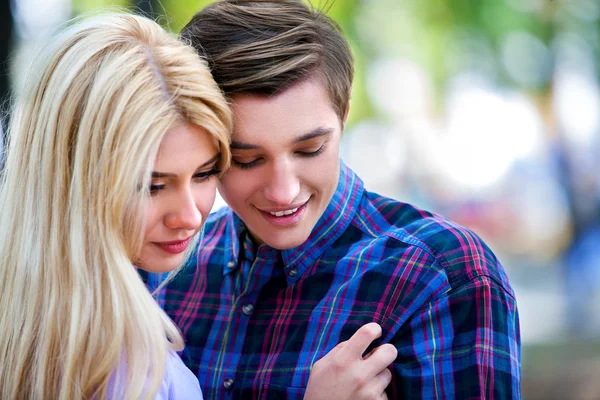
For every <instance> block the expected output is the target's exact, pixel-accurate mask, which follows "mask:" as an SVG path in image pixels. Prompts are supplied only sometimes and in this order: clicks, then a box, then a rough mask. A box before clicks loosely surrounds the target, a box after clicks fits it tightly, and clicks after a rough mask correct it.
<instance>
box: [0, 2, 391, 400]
mask: <svg viewBox="0 0 600 400" xmlns="http://www.w3.org/2000/svg"><path fill="white" fill-rule="evenodd" d="M38 61H39V62H38V63H37V67H36V68H34V69H33V70H32V72H31V73H30V75H29V76H28V83H27V85H26V87H25V89H24V90H23V92H22V93H21V94H20V96H19V98H18V99H17V103H16V106H15V108H14V110H13V116H12V123H11V127H10V129H9V137H10V143H9V146H8V155H7V159H6V164H5V169H4V171H3V175H2V181H1V187H0V266H1V267H0V327H1V329H0V398H1V399H63V400H73V399H84V398H85V399H105V398H111V399H139V398H144V399H154V398H163V399H166V398H169V399H200V398H201V396H202V395H201V392H200V389H199V387H198V382H197V380H196V378H195V377H194V376H193V374H192V373H191V372H190V371H189V370H187V369H186V368H185V366H184V365H183V363H182V362H181V360H180V359H179V357H178V356H177V354H176V353H175V351H178V350H181V349H182V348H183V340H182V338H181V335H180V333H179V331H178V330H177V328H176V326H175V325H174V324H173V323H172V321H171V320H169V318H168V317H167V316H166V314H165V313H164V312H163V311H162V310H161V309H160V307H159V306H158V305H157V303H156V302H155V300H154V299H153V297H152V295H151V294H150V293H149V292H148V290H147V289H146V287H145V285H144V284H143V283H142V281H141V279H140V277H139V276H138V274H137V272H136V269H135V267H134V266H136V267H139V268H142V269H145V270H148V271H151V272H167V271H176V269H177V267H178V266H179V265H180V264H181V263H182V262H183V260H184V259H185V257H186V252H187V251H188V249H191V248H194V246H192V245H190V244H191V243H193V242H194V239H195V237H196V236H197V233H198V232H199V230H200V229H201V226H202V224H203V222H204V220H205V218H206V216H207V215H208V213H209V212H210V209H211V207H212V204H213V201H214V197H215V192H216V183H217V182H216V181H217V175H218V174H219V173H220V172H221V171H223V170H224V169H225V168H227V166H228V164H229V159H230V153H229V148H228V143H229V133H230V129H231V116H230V111H229V108H228V105H227V102H226V100H225V99H224V97H223V95H222V94H221V92H220V91H219V89H218V87H217V85H216V84H215V82H214V81H213V79H212V77H211V75H210V72H209V70H208V67H207V65H206V64H205V62H203V61H202V60H201V59H200V58H199V57H198V56H197V54H196V53H195V52H194V50H193V49H192V48H190V47H188V46H187V45H185V44H183V43H181V42H179V41H178V40H177V39H176V38H175V37H174V36H172V35H170V34H167V33H166V32H165V31H164V30H162V29H161V28H160V27H159V26H158V25H157V24H156V23H154V22H152V21H150V20H147V19H145V18H142V17H136V16H132V15H124V14H110V15H104V16H98V17H95V18H91V19H85V20H82V21H80V22H78V23H76V24H74V25H72V26H71V27H69V28H67V29H65V30H63V31H62V33H61V34H60V35H58V36H56V37H54V38H53V40H52V45H51V46H48V47H47V48H46V49H45V50H44V51H43V54H41V55H40V58H39V60H38ZM200 251H201V250H200ZM379 332H380V331H379ZM376 335H377V329H373V327H370V329H367V330H365V331H363V332H362V334H361V335H358V336H357V339H356V340H355V341H354V342H353V343H349V342H347V343H345V344H341V345H340V347H339V348H336V349H335V351H332V355H331V357H330V356H329V355H328V356H326V357H325V358H323V360H321V361H319V362H318V363H317V364H315V371H316V372H318V373H315V374H314V377H313V376H312V375H311V382H310V383H309V387H310V388H311V389H310V391H307V393H313V395H310V396H308V395H307V398H310V399H311V400H313V399H318V398H327V397H328V396H329V394H327V393H330V392H328V391H327V390H325V389H327V388H328V389H329V390H333V391H334V393H338V394H339V393H340V392H339V390H340V388H343V389H344V390H347V391H348V389H349V388H350V389H352V388H354V387H355V386H353V384H354V383H352V382H350V381H356V380H357V379H355V378H356V375H357V372H358V371H361V373H364V371H365V369H364V368H365V366H366V365H367V364H366V363H368V365H369V366H370V367H371V368H372V370H373V371H372V372H373V374H372V376H373V377H374V379H373V380H372V381H373V383H372V387H375V388H378V387H382V388H385V386H387V382H385V381H383V382H382V380H381V376H382V375H381V374H379V372H380V371H381V369H385V366H386V365H387V364H389V362H391V360H389V361H388V360H387V359H385V358H382V357H375V356H374V355H375V354H376V353H373V354H372V355H370V356H369V357H368V359H367V360H365V361H364V363H363V364H359V363H358V360H361V361H362V353H363V352H364V350H365V349H366V348H367V346H368V344H369V343H370V342H371V340H373V338H374V337H375V336H376ZM351 340H352V339H351ZM328 357H329V358H328ZM377 360H378V361H377ZM375 361H377V362H375ZM329 365H333V366H334V367H335V366H337V368H329V367H328V366H329ZM348 366H354V368H348ZM365 376H367V375H365ZM365 376H363V377H362V378H360V377H359V378H360V379H358V381H360V382H359V383H360V385H359V386H360V388H361V391H358V390H354V389H352V390H350V391H349V394H348V395H347V396H342V397H343V398H370V395H369V393H371V392H373V390H371V391H369V390H366V389H369V388H370V386H368V385H367V384H370V382H371V380H370V379H369V377H370V376H371V375H368V376H367V378H365ZM376 376H377V377H378V378H377V379H375V377H376ZM349 382H350V383H349ZM388 382H389V380H388ZM356 387H358V386H356ZM372 387H371V388H372ZM382 390H383V389H380V390H379V389H377V390H375V392H377V391H379V393H378V395H381V391H382ZM323 396H325V397H323Z"/></svg>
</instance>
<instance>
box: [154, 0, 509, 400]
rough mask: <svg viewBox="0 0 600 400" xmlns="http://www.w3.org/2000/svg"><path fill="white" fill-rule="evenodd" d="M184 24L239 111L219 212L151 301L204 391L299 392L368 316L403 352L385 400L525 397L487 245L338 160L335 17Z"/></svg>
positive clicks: (296, 9)
mask: <svg viewBox="0 0 600 400" xmlns="http://www.w3.org/2000/svg"><path fill="white" fill-rule="evenodd" d="M182 36H183V38H184V39H186V40H187V41H189V42H190V43H191V44H192V45H193V46H194V47H195V48H196V49H197V50H198V52H199V53H200V54H201V55H203V56H204V57H206V58H207V60H208V62H209V64H210V66H211V68H212V72H213V74H214V77H215V79H216V81H217V82H218V83H219V85H220V86H221V88H222V89H223V91H224V92H225V93H226V94H227V95H228V96H229V98H230V100H231V104H232V108H233V112H234V119H235V128H234V132H233V140H232V144H231V148H232V155H233V165H232V167H231V169H230V170H229V171H228V172H227V173H226V174H225V175H224V176H223V177H222V179H221V182H220V187H219V190H220V192H221V194H222V196H223V198H224V199H225V200H226V201H227V203H228V204H229V206H230V207H228V208H224V209H222V210H220V211H219V212H217V213H215V214H213V215H212V216H211V217H210V218H209V220H208V221H207V223H206V227H205V233H204V238H203V240H202V242H201V244H200V247H199V249H200V251H199V252H198V255H197V257H196V258H195V259H194V260H193V264H194V266H195V267H196V268H195V269H192V272H189V270H188V269H186V271H184V272H182V273H180V274H179V275H178V276H177V277H176V278H175V280H173V281H172V282H171V283H170V284H169V285H168V286H167V288H166V290H165V291H164V293H163V294H162V295H163V297H162V299H161V301H164V307H165V310H166V311H167V313H168V314H169V315H170V316H171V317H172V318H173V319H174V320H175V322H176V323H177V324H178V326H179V327H180V328H181V330H182V332H183V334H184V336H185V338H186V344H187V346H186V351H185V353H184V355H183V359H184V361H185V362H186V364H187V365H188V367H190V368H191V369H192V371H193V372H194V373H196V374H197V375H198V378H199V380H200V385H201V387H202V388H203V391H204V395H205V397H206V398H210V399H213V398H241V399H251V398H257V399H258V398H261V399H267V398H272V399H280V398H302V396H303V395H304V388H305V387H306V385H307V382H308V379H309V375H310V373H311V367H313V364H314V363H315V361H316V360H318V359H320V358H321V357H323V355H325V354H326V353H327V352H329V351H330V350H331V349H332V348H334V347H335V346H336V344H337V343H339V342H341V341H344V340H347V339H348V338H349V337H350V336H351V335H352V333H354V332H355V331H356V330H357V329H358V328H359V327H360V326H362V325H364V324H365V323H368V322H377V323H379V324H380V325H381V327H382V328H383V334H382V336H381V339H380V341H377V342H376V343H375V344H378V343H391V344H393V345H394V346H395V347H396V348H397V349H398V357H397V359H396V361H395V362H394V363H393V364H392V367H391V370H392V381H391V384H390V385H389V386H388V388H387V395H388V396H389V398H393V399H396V398H413V399H434V398H435V399H455V398H456V399H475V398H478V399H479V398H482V399H483V398H485V399H517V398H520V338H519V322H518V315H517V306H516V301H515V296H514V293H513V290H512V289H511V287H510V285H509V283H508V279H507V277H506V275H505V273H504V271H503V269H502V267H501V265H500V263H499V262H498V260H497V259H496V257H495V256H494V254H493V253H492V252H491V251H490V249H489V248H488V247H487V246H486V245H485V244H484V243H483V242H482V241H481V239H480V238H479V237H477V236H476V235H475V234H474V233H472V232H470V231H469V230H467V229H465V228H463V227H461V226H459V225H457V224H455V223H453V222H451V221H448V220H446V219H444V218H443V217H440V216H438V215H435V214H431V213H429V212H427V211H423V210H420V209H417V208H415V207H413V206H411V205H409V204H405V203H401V202H398V201H395V200H392V199H388V198H384V197H382V196H379V195H377V194H375V193H371V192H368V191H367V190H366V189H365V188H364V186H363V183H362V181H361V180H360V178H359V177H358V176H356V175H355V174H354V173H353V172H352V171H351V170H350V169H349V168H348V167H347V166H346V165H344V164H343V163H342V162H341V161H340V158H339V150H340V139H341V135H342V131H343V128H344V124H345V122H346V117H347V115H348V109H349V97H350V90H351V85H352V76H353V66H352V63H353V60H352V56H351V52H350V49H349V46H348V44H347V43H346V41H345V39H344V37H343V35H342V34H341V33H340V30H339V28H338V27H337V25H336V24H335V23H333V22H332V21H331V20H330V19H329V18H328V17H326V16H325V15H323V14H321V13H319V12H318V11H314V10H312V9H309V8H307V7H306V6H305V5H304V4H303V3H302V1H300V0H298V1H294V0H288V1H243V0H242V1H239V0H237V1H236V0H229V1H219V2H216V3H213V4H211V5H209V6H208V7H206V8H205V9H204V10H202V11H200V12H199V13H198V14H197V15H196V16H195V17H194V18H193V19H192V20H191V21H190V23H189V24H188V25H187V26H186V27H185V28H184V30H183V33H182ZM337 367H339V365H338V366H337ZM313 373H314V369H313ZM331 398H334V397H331Z"/></svg>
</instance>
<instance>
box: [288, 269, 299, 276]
mask: <svg viewBox="0 0 600 400" xmlns="http://www.w3.org/2000/svg"><path fill="white" fill-rule="evenodd" d="M288 275H289V276H290V277H291V278H293V277H295V276H296V275H298V270H297V269H296V268H292V269H290V270H289V271H288Z"/></svg>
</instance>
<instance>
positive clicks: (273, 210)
mask: <svg viewBox="0 0 600 400" xmlns="http://www.w3.org/2000/svg"><path fill="white" fill-rule="evenodd" d="M309 200H310V199H309ZM306 203H308V200H306V201H304V202H302V203H296V204H295V205H289V206H286V207H265V208H261V207H257V208H258V210H259V211H262V212H264V213H268V214H271V215H272V216H274V217H284V216H286V215H290V214H293V213H295V212H296V211H298V209H299V208H300V207H302V206H304V205H305V204H306Z"/></svg>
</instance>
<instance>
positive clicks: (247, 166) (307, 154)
mask: <svg viewBox="0 0 600 400" xmlns="http://www.w3.org/2000/svg"><path fill="white" fill-rule="evenodd" d="M323 151H325V143H323V144H322V145H321V147H319V148H318V149H317V150H315V151H309V152H306V151H297V152H296V154H297V155H299V156H300V157H306V158H312V157H316V156H318V155H319V154H321V153H322V152H323ZM260 160H261V159H260V158H257V159H256V160H253V161H250V162H248V163H242V162H239V161H236V160H235V159H232V160H231V163H232V164H233V165H235V166H236V167H238V168H241V169H250V168H252V167H254V166H256V165H257V164H258V163H259V161H260Z"/></svg>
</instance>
